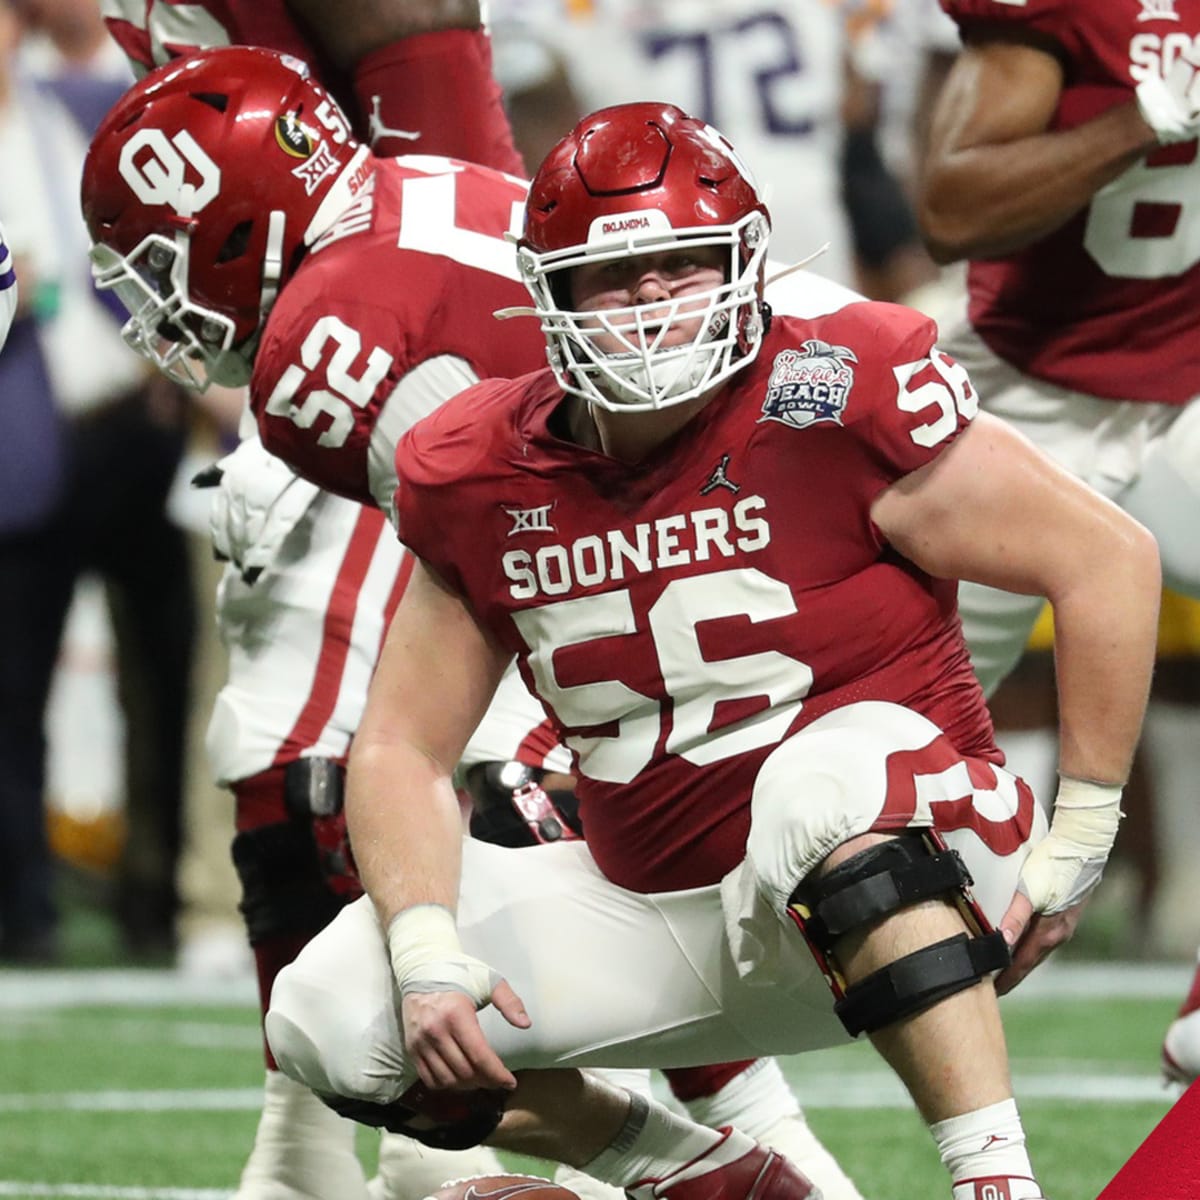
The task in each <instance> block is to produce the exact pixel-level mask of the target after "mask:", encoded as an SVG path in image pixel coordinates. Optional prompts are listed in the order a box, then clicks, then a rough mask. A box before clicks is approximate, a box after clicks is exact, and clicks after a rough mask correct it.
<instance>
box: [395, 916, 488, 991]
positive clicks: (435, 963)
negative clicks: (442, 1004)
mask: <svg viewBox="0 0 1200 1200" xmlns="http://www.w3.org/2000/svg"><path fill="white" fill-rule="evenodd" d="M387 943H388V954H389V955H390V957H391V960H392V973H393V974H394V975H395V976H396V983H397V985H398V986H399V988H400V995H401V996H409V995H412V994H414V993H418V992H462V993H463V995H465V996H469V997H470V999H471V1001H472V1003H473V1004H474V1005H475V1007H476V1008H477V1009H478V1008H485V1007H486V1006H487V1005H488V1004H490V1003H491V999H492V991H493V989H494V988H495V986H496V984H497V983H499V982H500V976H499V974H498V973H497V972H496V971H493V970H492V968H491V967H489V966H488V965H487V963H484V962H480V961H479V959H477V958H472V957H471V956H470V955H469V954H464V953H463V948H462V945H461V943H460V942H459V940H458V929H457V927H456V926H455V923H454V914H453V913H452V912H451V911H450V910H449V909H448V908H443V907H442V905H440V904H418V905H415V906H414V907H412V908H406V909H405V910H404V911H403V912H400V913H397V914H396V916H394V917H393V918H392V921H391V924H389V925H388V931H387Z"/></svg>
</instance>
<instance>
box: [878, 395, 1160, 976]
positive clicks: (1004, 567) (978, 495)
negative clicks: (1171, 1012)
mask: <svg viewBox="0 0 1200 1200" xmlns="http://www.w3.org/2000/svg"><path fill="white" fill-rule="evenodd" d="M872 516H873V517H874V519H875V521H876V523H877V524H878V526H879V528H880V529H881V531H882V532H883V533H884V534H885V536H886V537H887V538H888V540H889V541H890V542H891V543H892V544H893V545H894V546H895V547H896V548H897V549H898V550H900V551H901V552H902V553H904V554H905V555H906V556H907V557H908V558H910V559H911V560H912V561H913V562H915V563H917V564H918V565H919V566H920V567H922V568H923V569H924V570H926V571H929V572H930V573H931V574H933V575H936V576H940V577H942V578H953V577H957V578H961V579H971V580H975V581H977V582H980V583H985V584H988V585H990V586H992V587H999V588H1004V589H1005V590H1007V591H1015V592H1024V593H1027V594H1031V595H1044V596H1046V597H1047V598H1048V599H1049V600H1050V602H1051V604H1052V605H1053V607H1054V617H1055V647H1056V650H1055V653H1056V664H1057V674H1058V691H1059V709H1060V725H1059V771H1060V774H1061V776H1062V777H1063V778H1062V783H1061V787H1060V791H1059V795H1058V799H1057V800H1056V802H1055V823H1054V825H1052V827H1051V833H1050V836H1049V837H1048V838H1047V839H1046V841H1045V843H1043V845H1044V846H1046V849H1045V850H1044V851H1035V854H1034V855H1033V856H1031V859H1030V861H1029V863H1028V864H1027V866H1026V870H1025V872H1023V875H1022V890H1021V891H1019V892H1018V894H1017V895H1016V896H1015V897H1014V899H1013V903H1012V905H1011V906H1010V908H1009V910H1008V912H1007V913H1006V914H1005V916H1004V919H1003V921H1002V926H1001V927H1002V928H1003V929H1004V930H1005V933H1006V936H1007V937H1008V938H1009V940H1010V942H1011V943H1012V944H1013V945H1014V955H1013V965H1012V966H1011V967H1010V968H1009V969H1008V970H1006V971H1005V972H1003V973H1002V975H1001V976H1000V977H999V979H998V981H997V986H998V988H999V990H1000V991H1002V992H1003V991H1007V990H1008V989H1009V988H1011V987H1013V986H1015V985H1016V983H1018V982H1019V981H1020V980H1021V979H1022V978H1024V976H1025V975H1027V974H1028V973H1029V971H1031V970H1032V969H1033V967H1035V966H1036V965H1037V963H1038V962H1040V961H1041V960H1042V959H1043V958H1044V957H1045V956H1046V955H1047V954H1048V953H1049V952H1050V951H1051V950H1052V949H1054V947H1055V946H1057V945H1059V944H1061V943H1062V942H1064V941H1066V940H1067V939H1068V938H1069V937H1070V936H1071V934H1072V933H1073V932H1074V929H1075V925H1076V923H1077V922H1078V920H1079V916H1080V912H1081V908H1082V900H1083V897H1084V896H1085V895H1086V893H1087V892H1088V891H1090V888H1091V887H1092V886H1093V885H1094V884H1095V883H1096V882H1097V881H1098V880H1099V872H1100V869H1101V868H1102V867H1103V864H1104V860H1105V858H1106V857H1107V853H1108V850H1109V848H1111V844H1112V839H1113V838H1114V837H1115V835H1116V824H1117V820H1118V819H1119V808H1118V805H1119V802H1120V787H1121V785H1122V784H1123V783H1124V781H1125V779H1126V778H1127V776H1128V772H1129V766H1130V763H1131V761H1132V758H1133V751H1134V747H1135V746H1136V744H1137V740H1138V736H1139V734H1140V731H1141V724H1142V717H1143V715H1144V713H1145V707H1146V698H1147V694H1148V692H1149V687H1150V675H1151V671H1152V669H1153V664H1154V647H1155V636H1156V629H1157V624H1158V604H1159V593H1160V590H1161V586H1162V584H1161V575H1160V570H1159V563H1158V549H1157V546H1156V544H1155V542H1154V539H1153V537H1152V536H1151V535H1150V534H1149V533H1148V532H1147V531H1146V530H1145V529H1143V528H1142V526H1140V525H1139V524H1138V523H1137V522H1136V521H1134V520H1133V519H1132V518H1131V517H1129V516H1127V515H1126V514H1125V513H1123V512H1122V511H1121V510H1120V509H1118V508H1117V507H1116V506H1115V505H1114V504H1112V503H1111V502H1110V501H1108V500H1106V499H1104V497H1102V496H1100V495H1099V494H1098V493H1096V492H1094V491H1092V490H1091V489H1090V488H1088V487H1087V486H1085V485H1084V484H1082V483H1080V482H1079V481H1078V480H1076V479H1075V478H1074V477H1072V476H1070V475H1068V474H1066V473H1065V472H1064V471H1062V470H1061V469H1060V468H1059V467H1057V466H1056V465H1055V464H1054V463H1052V462H1051V461H1050V460H1049V459H1047V458H1046V457H1045V456H1043V455H1042V454H1041V453H1040V452H1039V451H1037V450H1036V449H1035V448H1034V447H1033V446H1032V445H1031V444H1030V443H1029V442H1028V441H1027V440H1026V439H1025V438H1024V437H1023V436H1022V435H1021V434H1019V433H1017V432H1015V431H1014V430H1012V429H1011V428H1009V427H1008V426H1006V425H1004V424H1003V423H1002V422H1000V421H998V420H997V419H995V418H992V417H990V416H987V415H986V414H981V415H980V416H979V417H978V418H977V419H976V421H975V422H974V423H973V424H972V425H971V426H970V427H969V428H968V429H967V430H966V431H965V432H964V433H963V435H962V436H961V437H960V438H959V439H958V441H957V442H956V443H955V445H954V446H952V447H951V448H950V449H949V450H948V451H947V452H946V453H945V454H943V455H942V456H941V457H939V458H938V459H937V460H935V461H934V462H933V463H931V464H930V465H928V466H926V467H923V468H921V469H920V470H918V471H914V472H913V473H912V474H911V475H908V476H906V477H905V478H904V479H901V480H900V481H898V482H897V483H896V484H894V485H893V486H892V487H891V488H889V489H888V490H887V491H886V492H884V493H883V494H882V495H881V496H880V497H879V499H878V500H877V501H876V502H875V505H874V506H873V509H872ZM1056 833H1057V834H1058V835H1059V840H1058V841H1056Z"/></svg>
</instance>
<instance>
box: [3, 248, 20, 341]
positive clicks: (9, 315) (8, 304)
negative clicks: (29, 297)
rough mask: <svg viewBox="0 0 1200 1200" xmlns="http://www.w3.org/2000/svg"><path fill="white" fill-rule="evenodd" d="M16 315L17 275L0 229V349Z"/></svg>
mask: <svg viewBox="0 0 1200 1200" xmlns="http://www.w3.org/2000/svg"><path fill="white" fill-rule="evenodd" d="M16 313H17V273H16V271H14V270H13V260H12V254H10V253H9V249H8V247H7V246H6V245H5V244H4V230H3V229H0V347H2V346H3V345H4V339H5V338H6V337H8V328H9V326H10V325H11V324H12V323H13V317H14V316H16Z"/></svg>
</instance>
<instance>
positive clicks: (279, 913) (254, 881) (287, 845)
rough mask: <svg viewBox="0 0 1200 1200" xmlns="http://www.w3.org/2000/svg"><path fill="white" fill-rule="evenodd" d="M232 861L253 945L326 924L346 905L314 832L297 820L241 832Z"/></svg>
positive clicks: (236, 838)
mask: <svg viewBox="0 0 1200 1200" xmlns="http://www.w3.org/2000/svg"><path fill="white" fill-rule="evenodd" d="M233 865H234V866H235V867H236V868H237V873H238V878H239V879H240V880H241V882H242V902H241V905H240V906H239V907H240V908H241V910H242V916H243V917H245V919H246V932H247V933H248V934H249V936H250V944H251V945H256V944H257V943H258V942H260V941H262V940H264V939H265V938H270V937H277V936H279V935H280V934H292V933H306V932H308V931H310V930H317V929H323V928H324V927H325V926H326V925H328V924H329V922H330V921H332V920H333V918H334V917H335V916H337V914H338V912H339V911H340V910H341V908H342V906H343V905H344V904H345V901H344V900H342V899H340V898H339V897H338V896H336V895H335V894H334V893H333V892H331V891H330V889H329V886H328V884H327V883H326V880H325V876H324V874H323V873H322V871H321V864H320V861H319V859H318V857H317V849H316V846H315V844H314V842H313V836H312V832H311V831H310V830H309V828H308V826H307V825H303V824H301V823H300V822H298V821H288V822H286V823H283V824H278V825H263V826H262V827H261V828H258V829H248V830H245V831H243V832H242V833H239V834H238V835H237V837H235V838H234V839H233Z"/></svg>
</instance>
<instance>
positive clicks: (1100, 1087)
mask: <svg viewBox="0 0 1200 1200" xmlns="http://www.w3.org/2000/svg"><path fill="white" fill-rule="evenodd" d="M785 1070H786V1071H787V1074H788V1077H789V1079H790V1080H791V1082H792V1084H793V1085H794V1086H795V1087H796V1089H797V1091H799V1093H800V1095H801V1097H802V1099H803V1101H804V1104H805V1106H806V1107H810V1108H911V1107H912V1101H911V1100H909V1098H908V1095H907V1093H906V1092H905V1091H904V1088H903V1086H902V1085H901V1083H900V1081H899V1080H898V1079H897V1078H896V1077H895V1076H894V1075H893V1074H891V1072H889V1071H887V1070H884V1069H879V1070H874V1069H868V1070H858V1071H836V1072H821V1073H813V1074H809V1073H807V1072H804V1071H797V1070H794V1069H790V1070H789V1069H788V1068H787V1067H786V1066H785ZM1014 1083H1015V1085H1016V1091H1017V1094H1018V1095H1019V1096H1020V1097H1021V1098H1022V1099H1023V1100H1070V1101H1072V1102H1074V1103H1079V1104H1129V1103H1147V1104H1162V1106H1163V1109H1164V1110H1165V1109H1167V1108H1168V1107H1170V1105H1171V1103H1172V1102H1173V1100H1174V1094H1173V1093H1172V1092H1171V1090H1170V1089H1169V1088H1167V1087H1166V1086H1165V1085H1164V1084H1163V1082H1162V1081H1161V1080H1160V1079H1159V1077H1158V1076H1157V1075H1154V1074H1150V1073H1148V1072H1141V1073H1138V1074H1087V1073H1081V1072H1078V1071H1072V1072H1061V1073H1060V1072H1044V1071H1036V1070H1017V1071H1016V1072H1015V1078H1014ZM261 1107H262V1090H261V1089H260V1088H181V1089H177V1090H172V1091H134V1090H132V1089H124V1090H111V1091H95V1092H25V1093H0V1113H27V1112H81V1113H82V1112H131V1113H132V1112H254V1111H257V1110H258V1109H259V1108H261ZM0 1195H3V1193H0Z"/></svg>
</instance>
